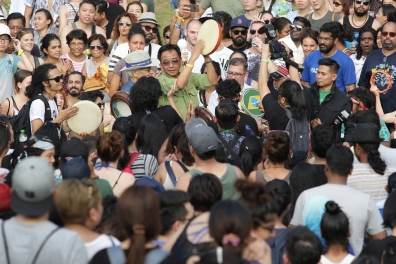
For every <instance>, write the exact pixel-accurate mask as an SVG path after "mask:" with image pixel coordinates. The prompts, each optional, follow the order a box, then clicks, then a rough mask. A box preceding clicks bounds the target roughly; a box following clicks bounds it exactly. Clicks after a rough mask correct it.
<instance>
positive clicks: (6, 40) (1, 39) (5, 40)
mask: <svg viewBox="0 0 396 264" xmlns="http://www.w3.org/2000/svg"><path fill="white" fill-rule="evenodd" d="M1 42H4V43H7V42H10V39H9V38H0V43H1Z"/></svg>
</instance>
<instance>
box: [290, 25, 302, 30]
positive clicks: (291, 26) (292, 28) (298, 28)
mask: <svg viewBox="0 0 396 264" xmlns="http://www.w3.org/2000/svg"><path fill="white" fill-rule="evenodd" d="M290 29H291V30H294V29H296V30H297V31H301V30H303V27H302V26H299V25H290Z"/></svg>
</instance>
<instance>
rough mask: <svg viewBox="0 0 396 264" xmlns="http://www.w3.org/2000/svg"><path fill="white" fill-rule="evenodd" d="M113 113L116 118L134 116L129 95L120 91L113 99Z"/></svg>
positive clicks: (111, 103)
mask: <svg viewBox="0 0 396 264" xmlns="http://www.w3.org/2000/svg"><path fill="white" fill-rule="evenodd" d="M110 105H111V113H112V114H113V116H114V117H115V118H119V117H127V116H130V115H132V113H133V111H132V105H131V103H130V101H129V93H127V92H125V91H119V92H117V93H115V94H114V95H113V97H111V102H110Z"/></svg>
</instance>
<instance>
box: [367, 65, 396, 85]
mask: <svg viewBox="0 0 396 264" xmlns="http://www.w3.org/2000/svg"><path fill="white" fill-rule="evenodd" d="M379 70H384V71H386V72H387V73H388V74H389V75H390V77H391V81H392V84H393V83H394V81H395V77H396V67H395V66H394V65H388V64H387V63H386V57H385V58H384V62H383V63H381V64H379V65H377V66H376V67H375V68H373V69H371V73H372V74H375V73H376V72H377V71H379ZM374 83H375V85H377V87H378V89H379V90H384V89H386V87H387V86H388V78H387V76H385V74H376V75H375V76H374Z"/></svg>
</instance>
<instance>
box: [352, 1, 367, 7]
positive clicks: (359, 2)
mask: <svg viewBox="0 0 396 264" xmlns="http://www.w3.org/2000/svg"><path fill="white" fill-rule="evenodd" d="M355 3H356V4H358V5H360V4H362V3H363V5H365V6H368V5H369V4H370V2H369V1H360V0H358V1H355Z"/></svg>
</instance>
